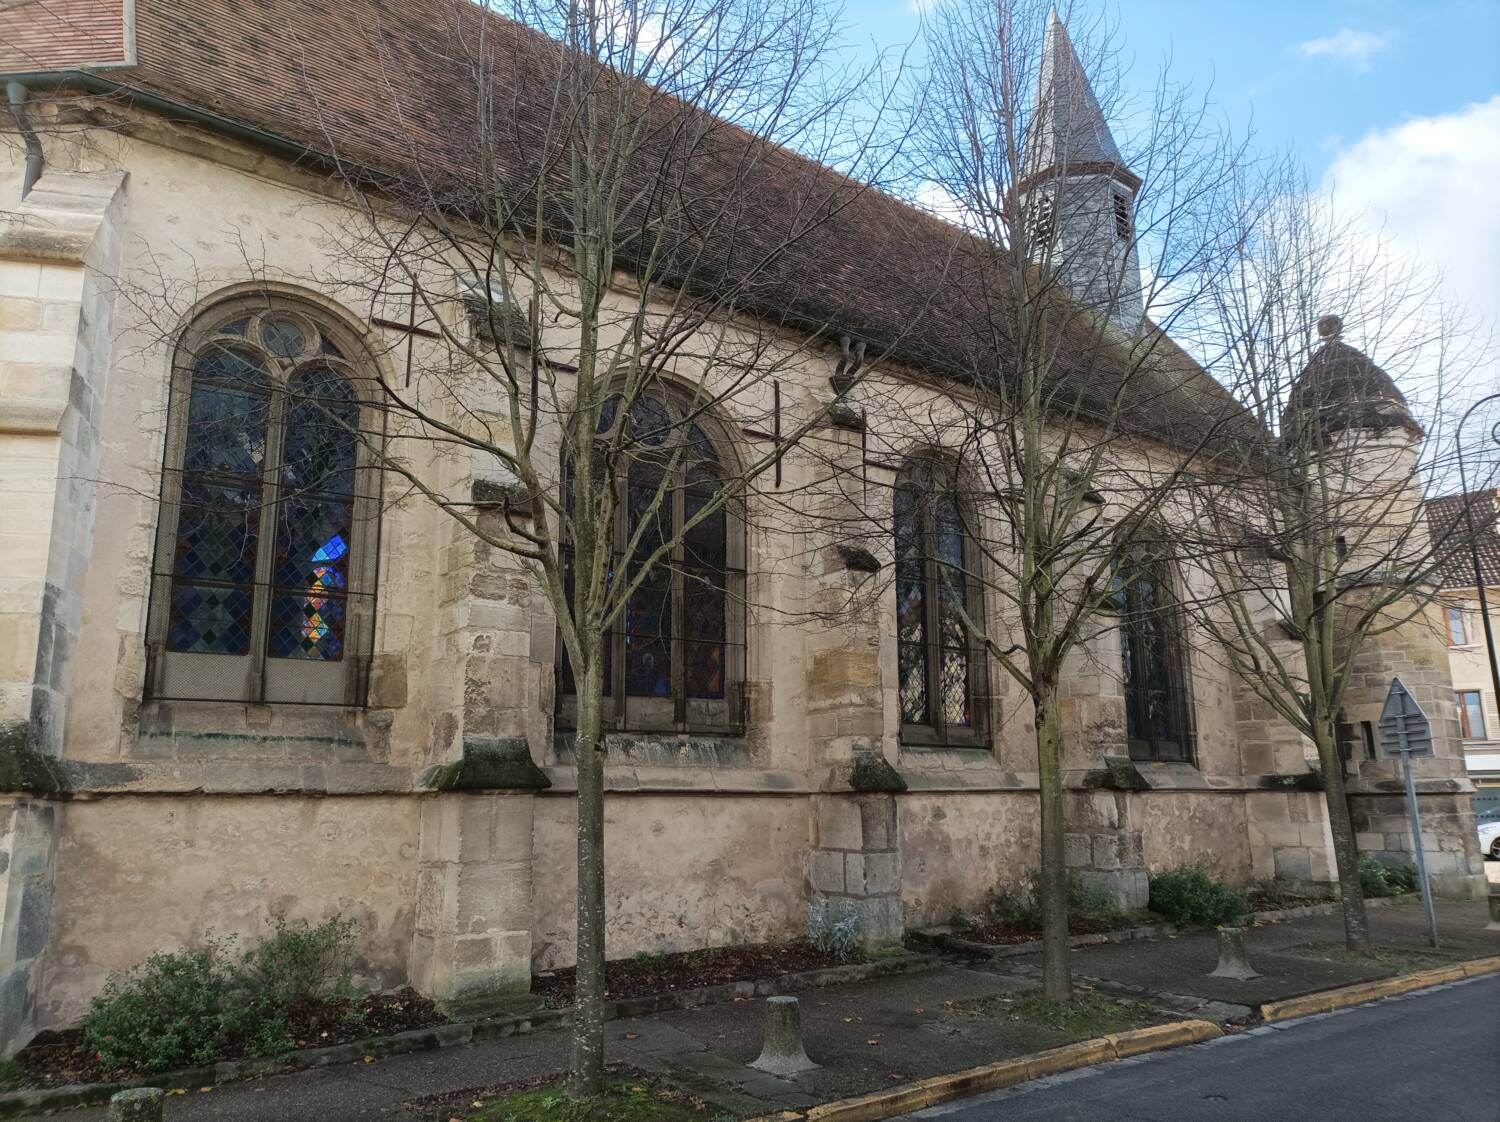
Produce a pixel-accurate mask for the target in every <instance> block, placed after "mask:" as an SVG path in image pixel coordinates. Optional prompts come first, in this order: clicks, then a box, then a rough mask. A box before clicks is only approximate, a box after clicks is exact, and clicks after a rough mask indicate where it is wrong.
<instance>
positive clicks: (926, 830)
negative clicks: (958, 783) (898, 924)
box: [896, 791, 1039, 927]
mask: <svg viewBox="0 0 1500 1122" xmlns="http://www.w3.org/2000/svg"><path fill="white" fill-rule="evenodd" d="M896 807H897V815H898V819H899V822H900V828H901V844H902V847H903V854H902V884H901V895H902V899H903V901H904V902H905V904H906V923H907V926H908V927H921V926H924V925H926V924H935V923H946V922H947V920H948V917H949V916H950V915H952V913H953V912H954V911H962V912H967V913H971V914H978V913H981V912H983V911H984V909H985V906H986V904H987V902H988V900H989V896H990V894H991V893H992V892H994V890H995V889H996V888H998V887H999V886H1000V885H1002V884H1008V885H1015V884H1019V883H1020V882H1021V879H1022V878H1023V877H1024V876H1025V875H1026V871H1027V870H1028V869H1033V868H1035V867H1036V866H1037V863H1038V860H1039V858H1038V848H1037V847H1038V839H1037V826H1036V813H1037V811H1036V793H1035V792H1033V791H983V792H950V791H944V792H934V793H931V794H928V793H921V794H918V793H912V794H909V795H904V796H902V797H901V798H900V799H898V800H897V804H896Z"/></svg>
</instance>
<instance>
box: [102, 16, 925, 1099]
mask: <svg viewBox="0 0 1500 1122" xmlns="http://www.w3.org/2000/svg"><path fill="white" fill-rule="evenodd" d="M393 30H394V34H393V35H391V36H389V37H385V36H384V31H385V29H381V28H371V29H369V34H370V37H371V41H372V43H374V44H375V45H376V46H375V48H374V49H375V50H377V51H378V52H379V54H380V62H381V65H382V67H383V77H382V81H383V88H382V89H381V90H380V91H379V97H380V98H381V99H382V101H384V102H385V103H386V104H388V105H390V106H393V107H394V108H393V113H394V114H395V115H396V116H397V117H398V118H399V119H400V120H401V121H402V122H403V128H402V130H401V131H400V132H398V133H396V134H394V135H383V136H381V137H379V138H378V143H373V142H372V138H371V137H370V136H369V135H368V133H367V132H360V131H359V130H358V128H354V129H351V120H350V119H349V117H348V116H347V115H346V114H344V113H343V107H342V106H341V105H339V104H322V103H319V102H318V98H319V96H320V93H321V92H322V91H323V90H324V87H323V86H322V85H320V84H319V80H318V78H317V76H315V75H312V74H308V75H306V82H307V87H308V91H309V94H310V97H311V98H312V100H313V101H314V103H315V104H318V105H319V114H320V115H319V119H318V121H317V125H318V129H319V131H320V132H321V134H322V138H323V143H322V145H321V149H322V150H321V152H320V153H318V156H319V158H321V159H322V161H323V162H324V164H325V166H326V167H328V168H329V169H330V170H331V171H332V172H333V175H334V180H333V185H334V187H336V188H337V189H338V190H339V191H340V192H341V193H342V197H343V199H344V200H345V201H346V202H347V203H348V207H347V210H346V213H345V215H344V217H343V218H341V219H339V220H337V221H335V222H331V223H329V224H328V225H327V226H326V230H327V237H328V243H329V248H330V249H331V251H332V253H331V255H332V256H333V257H334V258H335V259H336V260H338V261H339V262H340V263H341V264H340V265H339V266H338V273H337V275H336V276H329V275H326V274H325V275H321V276H318V277H296V276H292V275H289V274H287V273H286V272H284V271H283V272H277V273H275V275H274V276H273V275H272V271H271V270H270V269H269V268H267V266H266V264H265V262H264V260H263V259H262V257H261V255H260V254H259V253H258V252H257V250H256V249H255V247H254V246H253V244H247V245H244V246H243V247H242V252H243V255H244V258H245V265H246V268H247V269H248V270H249V271H250V272H251V274H252V275H256V276H263V277H265V278H266V279H267V280H268V281H277V282H286V281H302V282H304V283H306V284H307V285H309V286H311V287H315V288H318V289H324V290H327V289H333V290H334V291H337V292H339V293H341V294H345V295H346V296H347V295H348V294H351V293H352V294H358V295H359V297H360V298H362V299H364V300H365V301H367V303H368V310H369V315H370V319H371V320H373V321H374V322H376V323H386V324H388V325H390V326H391V327H393V328H398V329H401V330H403V331H404V332H405V333H406V335H407V338H406V339H404V340H403V341H402V342H401V343H398V344H396V345H395V346H394V347H393V348H392V350H391V353H390V355H389V356H388V357H389V358H390V359H391V360H392V361H390V362H389V363H388V364H387V369H389V370H391V371H393V373H391V374H377V375H376V376H375V378H374V380H375V381H376V382H377V383H378V384H377V385H375V386H372V387H369V390H370V392H368V393H366V394H363V395H362V397H363V399H364V400H366V401H368V402H370V403H373V407H372V409H362V410H357V411H355V412H352V413H351V411H350V410H349V408H348V404H347V402H346V401H343V400H342V399H340V398H338V397H337V395H330V394H323V393H320V392H319V388H318V386H317V385H304V386H302V387H301V388H299V389H295V390H294V391H293V393H292V396H293V397H295V398H296V400H295V401H294V403H293V406H292V408H297V409H303V410H309V409H310V410H315V411H318V412H319V413H320V415H321V418H322V421H323V423H324V424H325V425H326V426H327V427H328V428H329V429H330V430H343V431H356V432H357V434H358V437H359V440H360V443H361V445H362V446H363V453H362V454H363V455H364V456H366V457H368V462H370V463H373V464H375V465H377V466H378V467H379V468H380V469H381V470H382V471H383V472H384V475H385V478H386V486H385V495H386V501H391V500H392V498H393V497H394V498H395V499H396V500H404V499H406V498H410V497H413V496H415V497H419V498H421V499H425V500H426V501H428V502H430V503H431V504H433V505H434V506H435V507H436V508H437V509H438V510H440V511H441V512H443V514H445V515H447V516H448V517H450V518H451V519H452V520H453V521H454V522H455V523H456V524H457V525H458V527H460V528H461V532H462V534H464V535H467V536H468V537H469V538H471V539H472V540H473V541H474V542H475V543H477V544H478V545H479V546H480V547H481V548H483V549H486V550H489V551H494V553H495V554H496V555H498V556H501V557H504V558H508V559H509V564H510V565H512V566H513V567H515V568H516V569H518V570H519V571H520V572H522V573H524V574H525V576H526V577H527V578H529V580H530V581H531V582H533V583H534V586H535V587H536V588H537V589H539V591H540V594H541V597H542V599H543V600H544V601H545V604H546V605H547V607H548V608H550V610H551V612H552V614H553V615H554V616H555V618H556V622H557V629H558V633H559V637H560V640H561V650H560V651H559V653H558V656H557V659H558V664H559V688H560V689H561V690H563V691H564V692H566V694H567V700H566V704H565V705H563V706H560V709H561V710H562V712H561V717H562V718H563V719H565V720H566V723H567V725H568V726H570V727H571V730H572V746H573V754H574V757H575V759H574V762H575V763H576V774H577V805H578V826H577V869H578V891H577V909H578V910H577V974H576V979H577V981H576V997H575V1005H574V1015H573V1056H572V1067H571V1074H570V1078H569V1081H568V1093H569V1094H570V1095H571V1096H574V1097H583V1096H589V1095H593V1094H596V1093H597V1092H598V1091H599V1088H600V1080H601V1076H602V1072H603V1064H604V1045H603V1019H604V992H605V989H604V963H605V890H604V862H605V857H604V852H605V851H604V785H605V771H604V765H605V759H606V754H607V748H608V745H607V739H606V734H607V733H608V732H609V731H610V730H611V729H612V728H615V727H618V725H617V724H616V721H615V719H614V717H613V716H611V715H609V714H608V713H607V710H609V709H610V707H611V706H615V707H617V706H618V705H619V704H621V699H622V698H623V697H625V696H626V695H627V694H630V693H631V692H632V690H633V688H634V687H632V686H629V685H627V683H626V680H625V677H624V674H625V670H624V668H623V667H622V662H623V661H624V660H623V659H622V658H621V657H620V656H619V654H618V649H619V645H620V641H621V638H620V637H621V636H622V635H624V636H625V642H626V643H627V644H628V645H629V647H630V649H632V650H640V649H644V650H646V651H647V653H648V654H651V655H652V657H657V658H659V659H660V660H661V661H662V662H663V665H665V663H667V662H670V663H671V664H672V669H671V670H670V671H668V670H665V669H663V670H662V674H663V675H666V676H667V677H669V678H672V680H673V681H677V678H680V677H681V676H682V674H683V673H684V671H683V670H682V663H683V659H684V658H685V657H687V656H685V655H682V654H681V651H682V649H683V648H684V647H685V646H693V643H691V642H689V641H688V640H687V639H686V638H685V637H684V636H683V634H682V633H681V631H680V624H681V620H680V619H678V620H677V624H678V625H679V626H674V622H673V609H672V607H671V604H670V598H671V596H672V593H671V592H670V589H673V588H679V587H682V586H686V587H687V588H688V589H689V590H690V591H689V593H688V594H687V595H688V599H689V600H690V601H693V602H695V603H697V605H698V608H697V609H696V610H698V611H701V612H703V613H706V614H707V616H708V618H709V619H710V620H711V619H713V618H717V619H718V621H719V625H720V630H721V633H720V634H719V635H717V636H713V635H708V636H706V637H704V636H700V637H699V638H700V639H702V641H701V642H697V641H696V640H695V642H697V646H699V647H701V648H703V650H702V651H700V652H699V653H700V654H702V655H703V657H704V658H705V659H706V660H707V662H708V664H710V669H711V670H712V669H713V668H714V667H716V668H717V670H718V672H719V674H720V679H719V680H720V681H722V680H723V672H724V671H725V669H726V666H725V663H726V661H727V660H732V659H733V658H735V657H736V654H735V650H734V643H733V641H732V638H731V637H730V636H729V635H727V634H724V633H722V632H723V631H724V628H725V626H726V625H725V620H726V619H727V618H730V617H732V616H733V615H734V614H735V613H736V612H737V611H740V610H742V609H743V606H744V605H743V597H744V590H743V588H742V587H740V586H738V585H737V584H736V583H735V581H734V579H733V578H732V577H727V576H725V575H724V573H723V572H722V571H721V570H722V569H723V562H722V559H720V560H719V561H718V563H717V565H716V564H715V563H714V561H713V559H712V558H711V557H709V556H707V554H711V553H713V551H714V550H715V549H717V550H719V551H720V552H722V550H723V548H724V547H723V543H724V541H725V540H726V538H727V537H728V536H729V535H732V534H735V533H740V532H743V531H742V529H737V527H741V528H742V527H743V524H744V522H745V520H746V517H747V509H748V508H750V507H752V506H754V505H755V504H756V502H757V501H758V500H757V498H756V494H757V491H758V489H759V488H760V482H761V481H762V479H763V478H766V479H774V480H775V484H776V486H777V487H779V484H780V476H781V464H782V463H783V461H784V460H786V459H787V458H788V457H795V456H798V455H801V456H805V457H807V458H809V459H813V460H815V459H816V458H817V457H818V456H819V455H820V453H819V451H818V441H817V440H816V439H809V438H810V435H811V434H815V433H816V432H817V430H819V429H820V428H823V427H825V426H826V424H827V420H828V416H829V413H830V411H832V410H836V409H838V408H839V407H840V402H841V400H842V395H843V394H845V393H847V392H848V390H849V389H851V388H852V387H853V386H855V385H857V384H858V382H859V378H860V376H861V375H860V374H859V372H858V370H857V367H858V366H859V364H860V362H862V361H864V360H865V355H864V351H863V348H861V354H860V356H859V361H854V360H852V359H848V358H841V357H840V350H839V346H838V338H839V336H840V335H841V334H842V333H843V330H842V329H843V327H844V325H843V322H842V317H844V316H845V315H853V314H855V312H854V311H852V310H851V309H853V308H854V306H855V305H856V304H857V301H858V298H859V291H860V288H861V286H862V285H863V284H864V283H865V280H866V278H862V277H858V276H855V277H852V278H850V280H849V281H848V283H847V285H845V284H843V283H841V282H840V281H839V279H838V278H836V277H834V278H829V277H819V276H818V275H817V269H816V268H815V267H814V265H813V262H814V260H815V258H816V254H817V253H818V252H821V251H824V250H826V249H827V248H828V247H830V246H832V247H834V249H836V250H837V249H841V247H842V246H843V244H844V243H846V242H848V241H850V240H852V238H853V236H854V235H853V233H852V232H851V230H850V229H849V221H850V216H851V215H863V218H862V220H863V221H867V220H868V219H869V218H870V214H869V213H868V211H869V208H870V207H874V208H876V210H877V211H878V212H879V214H878V217H879V218H880V219H881V221H882V223H883V230H882V236H884V237H886V238H889V239H891V240H892V241H899V240H900V239H902V238H903V237H904V236H905V227H906V226H908V225H910V220H911V219H912V217H913V216H912V215H911V212H910V211H909V210H908V209H907V208H905V207H903V206H902V205H900V204H899V203H897V202H896V201H895V200H894V199H892V198H889V197H885V196H881V195H879V194H878V193H877V192H876V191H875V189H874V187H873V186H872V185H875V184H878V183H880V182H881V181H882V179H883V177H884V175H885V169H886V167H887V166H888V164H889V161H890V158H891V154H892V152H893V151H894V150H895V149H896V148H897V147H898V146H899V143H900V140H901V137H900V135H899V132H897V133H895V134H894V138H892V130H891V129H889V128H888V127H887V122H886V119H885V110H884V101H885V96H886V95H885V93H884V87H882V85H881V84H880V82H879V81H878V76H879V75H880V73H881V71H882V69H883V68H884V67H885V65H886V60H883V59H882V60H879V61H877V62H876V63H875V64H872V65H871V66H869V67H868V68H867V69H862V70H860V69H856V70H848V69H844V68H843V66H842V64H841V63H840V62H839V60H838V57H837V48H838V36H837V33H838V25H837V22H836V20H835V18H834V17H833V16H832V15H831V14H830V12H829V11H828V10H827V9H825V7H824V6H823V5H821V4H820V3H817V2H816V0H770V2H768V3H767V2H761V0H755V2H750V0H624V2H617V0H584V2H582V3H578V2H573V0H555V2H554V0H514V3H505V2H502V0H497V2H493V3H482V4H479V3H470V2H468V0H451V2H443V3H437V4H433V5H428V6H426V8H425V9H424V12H423V16H422V20H421V21H419V22H418V23H416V24H411V25H404V26H402V27H400V28H396V29H393ZM439 110H441V112H439ZM352 124H353V125H354V126H358V125H359V124H360V122H358V121H354V122H352ZM877 138H884V139H880V140H879V141H878V142H877ZM810 244H812V245H814V246H815V247H822V248H821V249H819V248H810ZM201 287H202V284H201V281H200V280H199V279H196V278H187V277H181V276H172V275H170V274H169V273H168V272H167V271H165V270H164V271H163V272H162V274H161V275H160V276H159V277H157V278H155V279H154V280H153V281H141V282H140V283H138V284H137V285H136V286H135V291H133V292H132V293H131V294H130V297H131V298H132V299H133V300H135V301H136V302H137V304H138V305H140V306H141V307H142V308H144V309H145V310H146V311H147V312H148V313H149V314H150V315H151V316H152V317H153V318H154V319H155V321H156V322H157V323H158V324H159V325H160V326H161V328H162V331H163V336H162V337H164V338H165V337H168V333H170V332H173V331H175V327H174V326H173V325H174V324H175V323H177V322H179V321H180V315H181V312H182V305H183V304H184V303H185V302H187V303H190V302H191V299H192V298H193V297H195V296H196V295H197V291H196V290H197V289H199V288H201ZM148 290H149V291H148ZM413 336H420V339H419V340H418V339H415V338H412V337H413ZM887 342H893V340H887ZM845 349H846V350H847V347H846V348H845ZM875 357H876V356H875V354H874V353H873V352H872V353H871V354H870V355H869V356H868V360H869V361H868V363H867V365H869V364H873V362H874V359H875ZM820 369H821V370H823V372H824V379H825V380H826V377H827V373H828V371H829V370H833V369H836V370H837V372H838V373H839V374H840V375H841V378H840V379H839V381H838V387H837V388H836V389H835V391H834V392H832V393H828V392H826V391H825V392H823V393H821V394H819V393H815V392H805V391H804V390H803V389H800V388H799V389H798V391H797V392H795V393H792V392H790V391H789V393H788V395H787V396H788V400H787V401H786V402H785V403H783V401H782V393H781V383H782V382H783V381H785V382H786V383H787V385H788V386H789V387H793V386H795V387H805V386H807V385H808V373H809V371H817V370H820ZM824 384H826V381H825V383H824ZM718 417H727V418H731V419H732V422H733V425H734V427H735V429H736V430H738V431H736V432H735V433H734V437H735V441H734V443H737V444H738V443H741V442H742V441H743V439H744V436H743V434H745V433H748V434H750V440H751V441H752V445H753V451H752V452H751V453H749V454H746V455H744V456H742V457H739V458H738V459H735V460H734V461H733V462H731V458H730V457H726V456H723V455H721V454H719V450H720V449H722V448H723V447H724V445H725V443H726V442H725V441H722V440H719V441H716V440H715V439H714V434H715V431H716V430H715V426H716V425H717V424H719V423H720V422H718V421H717V420H716V418H718ZM372 418H373V420H372ZM765 490H766V491H770V490H773V488H772V487H770V486H767V487H766V488H765ZM294 497H295V494H294V493H293V492H292V491H289V490H288V489H287V488H286V487H285V486H283V487H282V488H281V493H280V494H279V495H278V501H286V500H288V499H289V498H294ZM762 498H763V499H764V501H765V509H764V510H761V511H759V512H758V513H759V514H761V515H763V516H764V517H766V518H775V517H780V516H781V515H783V514H785V515H787V516H788V517H790V516H793V515H795V514H796V513H797V512H798V511H802V510H811V509H813V508H815V507H816V505H817V504H816V503H815V502H803V501H801V500H800V499H799V498H798V497H797V496H796V495H790V494H788V493H787V492H786V491H785V490H782V491H778V492H777V493H776V494H775V496H774V498H773V497H768V496H764V495H763V496H762ZM234 516H236V517H238V516H239V514H238V513H236V514H235V515H234ZM715 542H717V543H718V544H717V545H715ZM695 597H696V599H695V600H694V598H695ZM682 612H683V610H682V609H679V610H678V614H679V615H680V614H682ZM653 652H654V653H653ZM674 675H675V676H676V677H673V676H674ZM673 692H674V694H675V696H676V698H677V700H678V701H680V700H681V698H682V697H683V693H682V690H681V683H680V681H677V685H676V687H675V688H674V691H673ZM741 700H742V699H740V698H737V697H735V696H733V695H729V696H721V697H720V699H719V705H720V709H721V710H722V716H723V717H724V721H725V723H734V722H735V721H738V720H739V716H740V713H739V709H738V708H737V707H736V703H737V702H740V701H741ZM627 703H630V702H627ZM678 717H679V723H680V719H681V714H680V713H679V714H678ZM561 723H562V721H561V720H560V724H561Z"/></svg>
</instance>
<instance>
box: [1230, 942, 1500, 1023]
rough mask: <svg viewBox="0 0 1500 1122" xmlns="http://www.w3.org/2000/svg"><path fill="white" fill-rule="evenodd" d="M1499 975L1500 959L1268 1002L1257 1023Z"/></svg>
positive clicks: (1494, 958) (1485, 959)
mask: <svg viewBox="0 0 1500 1122" xmlns="http://www.w3.org/2000/svg"><path fill="white" fill-rule="evenodd" d="M1495 973H1500V955H1493V956H1491V957H1490V958H1479V959H1474V960H1472V961H1470V962H1459V963H1455V964H1454V965H1452V966H1440V967H1437V968H1436V969H1433V970H1423V971H1422V972H1420V973H1418V974H1402V975H1401V976H1399V977H1396V978H1381V979H1379V980H1377V981H1373V982H1358V983H1356V984H1355V985H1352V986H1340V987H1339V988H1338V989H1333V990H1321V991H1319V992H1318V993H1309V994H1304V995H1303V996H1301V997H1289V998H1287V999H1286V1000H1285V1001H1268V1002H1267V1003H1266V1004H1264V1005H1262V1006H1261V1007H1260V1009H1259V1013H1260V1019H1261V1020H1262V1021H1265V1022H1267V1023H1273V1022H1275V1021H1288V1020H1291V1019H1292V1018H1293V1017H1308V1016H1311V1015H1313V1014H1314V1013H1332V1012H1334V1011H1336V1010H1339V1009H1348V1008H1349V1007H1350V1006H1354V1005H1363V1004H1365V1003H1366V1002H1369V1001H1379V1000H1380V999H1381V998H1386V997H1396V996H1399V995H1400V994H1403V993H1411V992H1412V991H1413V990H1424V989H1426V988H1427V987H1428V986H1441V985H1445V984H1446V983H1448V982H1459V981H1462V980H1463V979H1465V978H1478V977H1481V976H1482V975H1485V974H1495Z"/></svg>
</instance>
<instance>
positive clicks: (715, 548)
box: [682, 467, 729, 569]
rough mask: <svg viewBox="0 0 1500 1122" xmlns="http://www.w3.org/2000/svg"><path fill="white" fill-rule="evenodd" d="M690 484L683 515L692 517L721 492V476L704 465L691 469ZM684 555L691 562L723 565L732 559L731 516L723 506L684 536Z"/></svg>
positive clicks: (685, 493)
mask: <svg viewBox="0 0 1500 1122" xmlns="http://www.w3.org/2000/svg"><path fill="white" fill-rule="evenodd" d="M687 480H688V486H687V490H686V491H685V492H684V494H683V500H682V517H683V519H684V520H687V519H690V518H692V517H693V516H694V515H695V514H697V513H698V512H699V511H700V510H702V509H703V507H704V506H705V505H707V504H708V502H709V501H710V500H712V499H713V497H714V496H715V495H716V494H717V493H718V489H719V480H718V478H717V477H716V476H714V475H713V474H712V473H710V472H708V471H706V470H704V469H703V468H700V467H693V468H690V469H689V470H688V475H687ZM683 550H684V556H685V558H686V560H687V563H688V564H689V565H701V566H703V567H705V568H709V569H723V568H724V567H725V563H726V561H727V559H728V552H729V535H728V520H727V516H726V515H725V512H724V510H723V508H722V507H721V508H720V509H718V510H716V511H714V513H712V514H710V515H708V516H707V517H706V518H704V519H703V521H702V522H700V523H698V525H696V526H694V527H693V528H692V529H691V530H689V531H688V532H687V533H686V534H685V535H684V538H683Z"/></svg>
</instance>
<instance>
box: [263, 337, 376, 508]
mask: <svg viewBox="0 0 1500 1122" xmlns="http://www.w3.org/2000/svg"><path fill="white" fill-rule="evenodd" d="M287 389H288V393H289V394H290V395H291V400H292V405H291V407H290V408H289V409H288V411H287V434H286V445H285V451H284V453H283V454H282V467H281V485H282V486H283V487H285V488H287V489H289V490H290V491H293V492H305V491H314V492H321V493H324V494H336V495H349V494H352V493H353V492H354V468H355V460H356V456H357V452H358V447H359V446H358V436H357V435H356V434H357V432H358V428H359V402H358V401H356V400H355V396H354V388H353V387H352V386H350V385H349V382H348V380H347V379H345V378H343V377H341V376H340V375H339V374H338V373H336V372H335V371H333V370H330V369H329V368H328V367H326V366H317V367H312V368H311V369H308V370H301V371H298V372H297V373H296V374H294V375H293V376H292V378H291V380H290V381H289V383H288V385H287Z"/></svg>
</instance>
